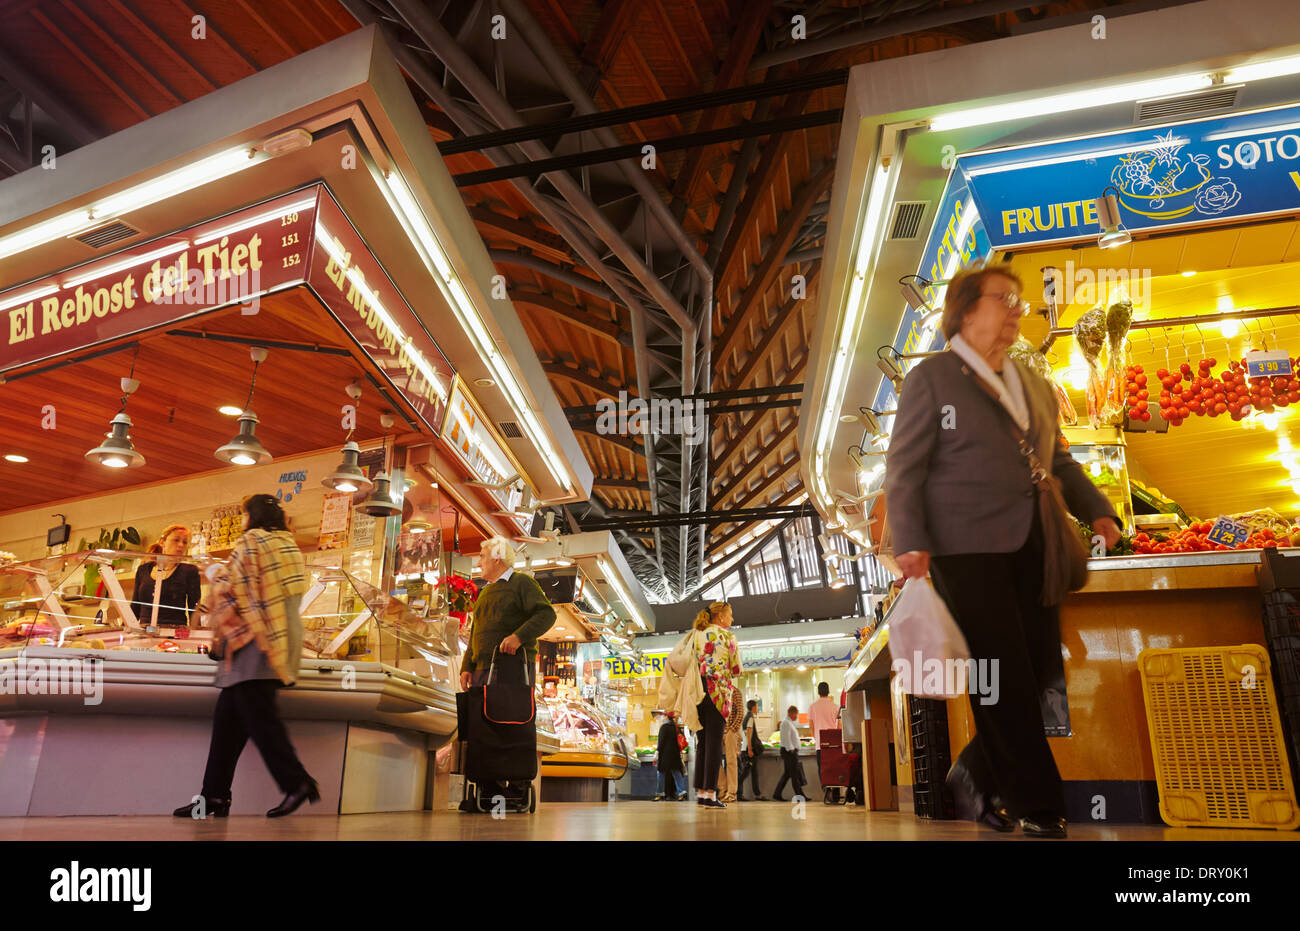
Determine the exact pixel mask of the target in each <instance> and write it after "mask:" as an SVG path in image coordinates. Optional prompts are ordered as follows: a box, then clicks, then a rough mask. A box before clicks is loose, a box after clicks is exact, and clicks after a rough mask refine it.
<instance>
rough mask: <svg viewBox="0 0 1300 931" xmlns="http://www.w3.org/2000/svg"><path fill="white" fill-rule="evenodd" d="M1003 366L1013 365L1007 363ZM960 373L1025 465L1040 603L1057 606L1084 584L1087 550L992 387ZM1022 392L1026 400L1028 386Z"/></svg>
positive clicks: (1057, 490)
mask: <svg viewBox="0 0 1300 931" xmlns="http://www.w3.org/2000/svg"><path fill="white" fill-rule="evenodd" d="M1007 364H1008V365H1014V364H1015V363H1014V362H1010V361H1008V363H1007ZM961 370H962V371H963V372H965V373H966V374H967V375H970V376H971V377H972V378H974V379H975V383H976V384H978V385H979V386H980V387H981V388H983V389H984V393H985V394H987V395H989V397H991V398H992V399H993V403H995V404H997V406H998V409H999V410H1001V411H1002V412H1003V413H1004V414H1005V415H1006V420H1007V424H1008V425H1009V426H1010V428H1011V435H1012V437H1014V438H1015V441H1016V443H1017V444H1018V445H1019V447H1020V454H1021V455H1022V456H1024V457H1025V459H1026V460H1028V462H1029V480H1030V481H1031V482H1033V483H1034V488H1035V489H1036V490H1037V491H1038V518H1039V522H1040V524H1041V526H1042V530H1043V591H1042V595H1041V597H1040V601H1041V603H1042V604H1044V605H1047V606H1049V607H1050V606H1052V605H1058V604H1060V603H1061V602H1062V601H1064V600H1065V596H1066V595H1068V594H1069V593H1070V592H1077V591H1078V590H1079V589H1081V588H1083V586H1084V585H1086V584H1087V582H1088V550H1087V548H1085V547H1084V545H1083V540H1081V539H1080V538H1079V534H1078V533H1077V532H1076V531H1075V529H1074V522H1073V520H1072V519H1071V518H1070V512H1069V510H1068V509H1067V508H1066V506H1065V498H1064V496H1063V495H1062V494H1061V483H1060V482H1059V481H1057V479H1056V476H1054V475H1052V474H1051V473H1050V472H1048V471H1047V468H1046V467H1045V466H1044V465H1043V462H1042V460H1041V459H1040V458H1039V456H1038V452H1037V451H1036V450H1035V449H1034V445H1033V443H1031V442H1030V441H1029V437H1028V436H1026V435H1025V431H1024V430H1021V429H1020V425H1019V424H1017V423H1016V422H1015V420H1013V419H1012V418H1011V415H1010V414H1009V413H1007V411H1006V408H1004V407H1003V406H1002V402H1001V400H999V399H998V397H997V395H996V394H995V393H994V391H993V388H992V386H991V385H989V384H988V383H987V382H985V381H984V379H983V378H980V377H979V376H978V375H976V374H975V373H974V372H973V371H971V368H970V366H968V365H962V367H961ZM1024 390H1025V396H1026V400H1028V395H1029V385H1028V384H1026V385H1025V386H1024Z"/></svg>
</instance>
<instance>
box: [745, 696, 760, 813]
mask: <svg viewBox="0 0 1300 931" xmlns="http://www.w3.org/2000/svg"><path fill="white" fill-rule="evenodd" d="M740 728H741V733H742V735H743V739H742V741H741V743H742V744H743V745H744V747H745V750H744V752H743V753H742V754H741V757H740V765H741V769H740V790H739V791H741V792H743V791H744V785H745V774H746V773H748V774H749V785H750V788H752V789H753V790H754V801H756V802H766V801H767V798H766V797H765V796H764V795H763V794H762V793H761V792H759V790H758V758H759V757H760V756H762V755H763V750H764V749H765V748H764V746H763V741H762V740H760V739H759V737H758V702H756V701H755V700H754V699H752V698H751V699H750V700H749V701H748V702H746V703H745V719H744V721H742V722H741V725H740ZM741 801H744V799H743V798H742V799H741Z"/></svg>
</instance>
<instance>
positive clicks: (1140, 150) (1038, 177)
mask: <svg viewBox="0 0 1300 931" xmlns="http://www.w3.org/2000/svg"><path fill="white" fill-rule="evenodd" d="M957 170H958V171H959V172H960V174H961V176H962V179H963V181H964V182H965V184H967V185H969V187H970V190H971V194H972V195H973V197H974V200H975V205H976V207H978V209H979V212H980V217H981V219H982V220H983V221H984V226H985V229H986V230H987V232H988V238H989V241H990V242H991V243H992V244H993V246H994V247H995V248H997V249H1006V248H1010V247H1016V246H1024V245H1028V244H1037V243H1044V242H1056V241H1064V240H1073V239H1081V238H1085V237H1090V236H1096V235H1097V234H1098V233H1100V232H1101V229H1100V227H1099V226H1098V224H1097V213H1096V206H1095V203H1094V202H1095V201H1096V199H1097V198H1099V197H1101V195H1102V191H1103V190H1105V189H1106V188H1107V187H1115V188H1117V189H1118V190H1119V204H1120V221H1121V222H1122V223H1123V224H1124V226H1125V228H1127V229H1128V230H1130V231H1135V230H1151V229H1160V228H1164V227H1172V226H1188V225H1194V224H1200V223H1213V222H1220V221H1223V220H1238V219H1242V218H1245V217H1258V216H1265V215H1269V214H1286V213H1295V212H1297V211H1300V106H1290V107H1278V108H1274V109H1270V110H1258V111H1254V112H1251V113H1234V114H1230V115H1228V116H1220V117H1211V118H1207V119H1200V120H1190V121H1188V122H1185V123H1176V124H1171V125H1167V126H1161V127H1159V128H1144V129H1129V130H1124V131H1120V132H1114V133H1106V134H1104V135H1098V136H1089V137H1087V138H1083V139H1070V140H1066V141H1063V142H1052V143H1046V144H1042V145H1031V146H1024V147H1019V148H1012V149H1002V150H998V151H994V152H983V153H973V154H970V155H963V156H961V157H960V158H959V159H958V161H957Z"/></svg>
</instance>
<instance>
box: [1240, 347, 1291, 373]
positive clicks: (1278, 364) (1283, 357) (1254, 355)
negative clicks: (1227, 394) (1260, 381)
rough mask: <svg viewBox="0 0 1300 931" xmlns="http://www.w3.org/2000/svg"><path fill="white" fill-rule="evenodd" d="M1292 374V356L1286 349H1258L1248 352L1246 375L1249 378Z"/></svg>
mask: <svg viewBox="0 0 1300 931" xmlns="http://www.w3.org/2000/svg"><path fill="white" fill-rule="evenodd" d="M1290 374H1291V357H1290V356H1288V355H1287V354H1286V350H1285V349H1269V350H1262V349H1257V350H1255V351H1254V352H1248V353H1246V376H1247V377H1248V378H1260V377H1265V376H1267V377H1272V376H1274V375H1290Z"/></svg>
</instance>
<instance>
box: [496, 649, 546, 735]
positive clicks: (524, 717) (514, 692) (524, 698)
mask: <svg viewBox="0 0 1300 931" xmlns="http://www.w3.org/2000/svg"><path fill="white" fill-rule="evenodd" d="M515 655H516V656H518V657H519V658H520V662H521V663H522V665H523V669H524V684H523V685H506V684H503V683H499V682H497V681H495V680H496V664H497V651H496V650H495V649H493V651H492V661H491V662H490V663H488V677H487V683H486V684H485V685H484V686H483V717H484V718H485V719H486V720H488V721H491V722H492V723H493V724H531V723H532V722H533V719H534V718H536V717H537V696H536V692H535V691H534V689H533V683H532V676H531V674H530V673H531V670H530V669H529V668H528V667H529V663H528V654H527V653H526V652H525V651H524V648H523V647H522V646H521V647H520V648H519V649H518V650H516V651H515Z"/></svg>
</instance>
